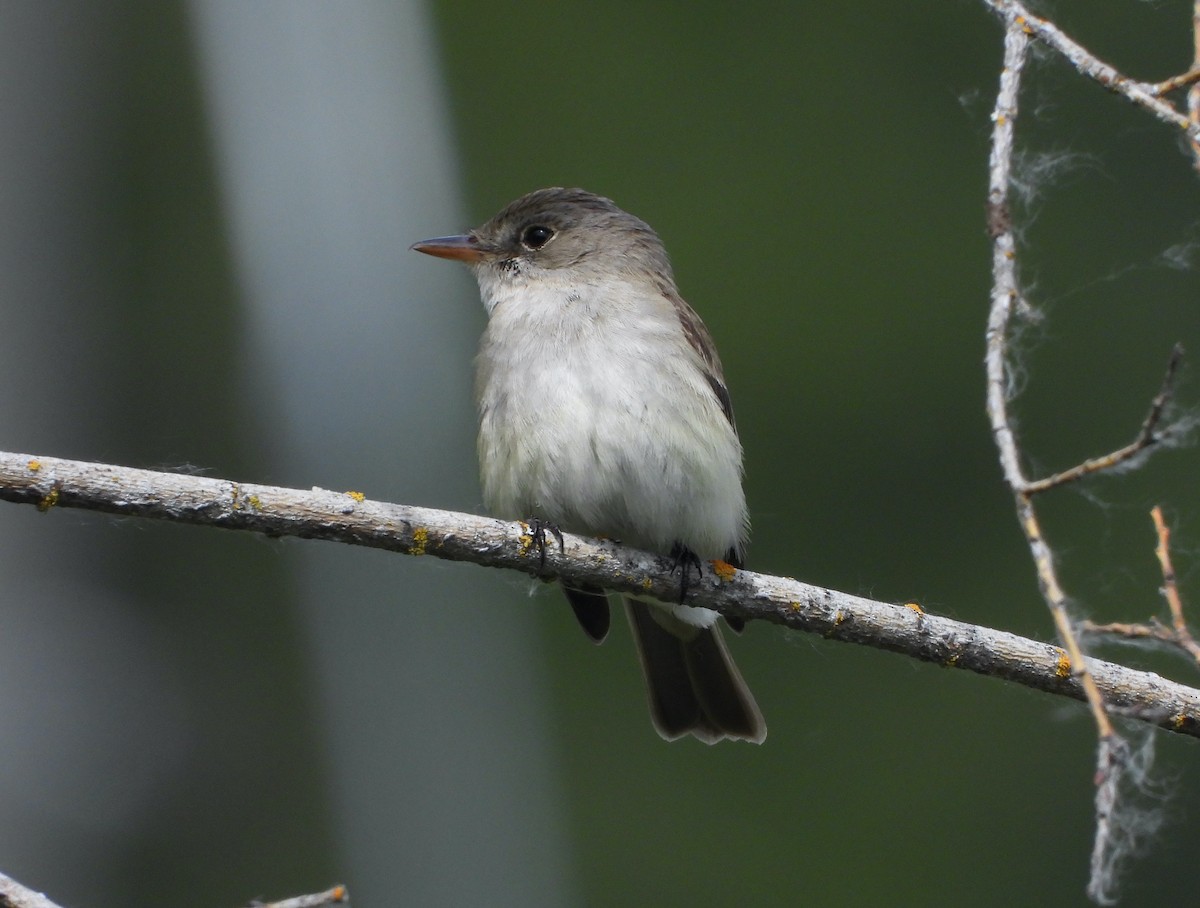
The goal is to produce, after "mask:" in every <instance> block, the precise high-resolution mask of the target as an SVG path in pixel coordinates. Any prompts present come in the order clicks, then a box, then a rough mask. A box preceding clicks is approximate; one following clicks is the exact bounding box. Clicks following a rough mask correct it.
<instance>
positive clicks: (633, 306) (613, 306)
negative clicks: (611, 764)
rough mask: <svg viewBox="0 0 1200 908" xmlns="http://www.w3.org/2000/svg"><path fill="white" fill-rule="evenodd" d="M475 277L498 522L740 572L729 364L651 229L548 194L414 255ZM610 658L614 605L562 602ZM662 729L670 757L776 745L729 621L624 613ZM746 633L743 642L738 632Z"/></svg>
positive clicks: (578, 193) (483, 472)
mask: <svg viewBox="0 0 1200 908" xmlns="http://www.w3.org/2000/svg"><path fill="white" fill-rule="evenodd" d="M411 248H412V249H413V250H415V251H417V252H422V253H425V254H427V255H432V256H436V257H439V258H444V259H451V260H455V261H459V262H464V263H466V264H467V265H468V266H469V267H470V269H471V270H472V271H473V273H474V276H475V278H476V280H477V282H478V284H479V291H480V297H481V300H482V302H483V306H484V308H485V310H486V312H487V317H488V318H487V326H486V328H485V330H484V333H483V336H482V339H481V341H480V345H479V352H478V355H477V357H476V360H475V401H476V405H477V410H478V417H479V433H478V445H477V447H478V455H479V468H480V481H481V486H482V491H483V501H484V505H485V506H486V508H487V509H488V511H489V512H490V513H491V514H493V515H494V516H497V517H502V518H507V519H512V520H529V521H530V522H531V523H532V525H533V526H534V527H535V529H536V530H537V531H538V533H539V537H540V541H541V543H542V545H543V546H544V545H545V535H544V533H545V531H546V530H547V529H548V530H549V531H550V533H551V534H553V535H556V536H557V535H559V534H561V532H562V531H567V532H571V533H576V534H580V535H586V536H600V537H604V538H609V539H615V540H619V541H620V542H622V543H624V544H628V545H631V546H635V547H638V548H642V549H646V550H649V551H651V552H654V553H657V554H660V555H668V556H669V557H671V558H672V559H673V562H674V564H675V565H676V566H677V567H679V568H681V569H682V571H683V578H684V583H683V587H684V591H685V595H686V587H687V579H688V574H689V571H690V570H692V569H700V568H701V565H702V563H703V562H704V561H714V560H720V561H725V562H728V563H729V564H732V565H733V566H735V567H740V566H742V564H743V556H744V550H745V547H746V542H747V539H748V534H749V517H748V513H747V508H746V499H745V494H744V492H743V489H742V477H743V453H742V445H741V442H740V441H739V438H738V434H737V429H736V426H735V424H734V418H733V406H732V403H731V401H730V396H729V391H728V389H727V387H726V384H725V378H724V375H723V372H722V368H721V361H720V358H719V357H718V356H717V350H716V347H715V345H714V343H713V340H712V337H711V336H710V334H709V332H708V329H707V328H706V327H705V326H704V323H703V322H702V321H701V320H700V317H699V316H698V315H697V314H696V312H695V310H693V309H692V307H691V306H689V305H688V304H687V303H686V302H685V301H684V299H683V297H682V296H681V295H680V293H679V290H678V288H677V287H676V283H675V277H674V272H673V270H672V267H671V262H670V259H669V258H668V256H667V252H666V249H665V247H664V246H663V243H662V241H661V240H660V239H659V237H658V234H656V233H655V232H654V230H653V229H652V228H651V227H650V226H649V225H648V224H647V223H646V222H644V221H642V220H641V219H639V218H637V217H635V216H634V215H632V214H629V213H628V212H626V211H624V210H622V209H621V208H619V207H617V205H616V204H615V203H614V202H612V201H611V200H610V199H608V198H605V197H603V196H600V195H596V194H595V193H592V192H588V191H586V190H583V189H571V188H562V187H551V188H547V189H540V190H537V191H535V192H531V193H529V194H527V195H525V196H522V197H521V198H519V199H517V200H516V201H514V202H512V203H510V204H509V205H507V206H506V207H505V208H504V209H502V210H501V211H500V212H499V213H498V214H496V215H495V217H493V218H492V219H491V220H489V221H487V222H486V223H485V224H483V225H482V226H481V227H478V228H476V229H474V230H471V231H469V232H468V233H465V234H461V235H456V236H443V237H436V238H433V239H428V240H423V241H421V242H418V243H414V244H413V245H412V247H411ZM564 589H565V592H566V596H567V599H568V601H569V603H570V605H571V607H572V609H573V611H574V613H575V616H576V618H577V620H578V622H579V624H580V626H581V627H582V628H583V630H584V632H585V633H586V634H587V635H588V637H589V638H590V639H592V640H593V641H594V642H596V643H600V642H603V640H604V639H605V637H606V636H607V634H608V631H609V626H610V617H609V601H608V594H607V593H606V592H605V591H604V590H603V589H600V588H598V587H594V586H589V585H584V584H571V585H564ZM624 602H625V612H626V615H627V616H628V620H629V624H630V627H631V629H632V633H633V637H634V640H635V642H636V645H637V651H638V657H639V662H640V664H641V668H642V671H643V675H644V678H645V682H646V692H647V699H648V702H649V706H650V714H651V719H652V721H653V724H654V727H655V729H656V730H657V732H658V733H659V735H660V736H661V737H663V738H664V739H666V740H676V739H678V738H682V737H685V736H687V735H691V736H693V737H695V738H697V739H699V740H700V741H703V742H705V743H708V744H712V743H716V742H718V741H722V740H730V739H731V740H744V741H751V742H754V743H762V741H764V740H765V738H766V734H767V728H766V724H765V722H764V721H763V717H762V712H761V711H760V709H759V707H758V704H757V702H756V701H755V699H754V696H753V694H752V693H751V692H750V689H749V687H748V686H747V685H746V682H745V681H744V679H743V678H742V675H741V672H740V671H739V670H738V668H737V665H736V664H735V663H734V661H733V659H732V657H731V655H730V653H729V650H728V647H727V645H726V643H725V641H724V639H723V637H722V634H721V629H720V627H719V624H718V618H719V617H720V616H719V614H718V613H717V612H716V611H713V610H711V609H707V608H700V607H695V608H694V607H691V606H688V605H686V604H684V603H683V602H661V601H658V600H654V599H649V598H645V597H637V596H626V597H624ZM737 629H739V630H740V627H738V628H737Z"/></svg>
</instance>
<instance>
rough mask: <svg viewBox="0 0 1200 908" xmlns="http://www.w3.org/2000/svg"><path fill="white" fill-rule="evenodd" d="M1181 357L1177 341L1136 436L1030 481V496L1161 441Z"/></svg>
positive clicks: (1105, 467) (1107, 467)
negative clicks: (1098, 454) (1165, 416)
mask: <svg viewBox="0 0 1200 908" xmlns="http://www.w3.org/2000/svg"><path fill="white" fill-rule="evenodd" d="M1182 360H1183V345H1182V344H1176V345H1175V346H1174V348H1173V349H1172V350H1171V357H1170V359H1169V360H1168V361H1167V374H1166V375H1165V376H1164V377H1163V382H1162V387H1161V388H1160V389H1159V392H1158V394H1156V395H1155V397H1154V400H1152V401H1151V402H1150V412H1149V413H1148V414H1146V419H1145V420H1144V421H1143V422H1142V427H1141V429H1140V430H1138V434H1137V438H1135V439H1134V440H1133V441H1132V442H1130V443H1129V444H1127V445H1126V446H1125V447H1123V448H1118V449H1117V450H1115V451H1112V452H1110V453H1108V454H1105V455H1103V456H1101V457H1093V458H1090V459H1089V460H1085V461H1084V462H1083V463H1080V464H1076V465H1075V466H1073V467H1071V468H1070V469H1069V470H1063V471H1062V472H1060V473H1055V474H1053V475H1052V476H1047V477H1045V478H1043V479H1034V480H1029V481H1027V482H1026V483H1025V485H1024V487H1023V488H1024V490H1025V492H1026V493H1027V494H1029V495H1035V494H1037V493H1038V492H1045V491H1047V490H1048V489H1053V488H1055V487H1056V486H1061V485H1066V484H1067V483H1069V482H1074V481H1075V480H1077V479H1082V478H1083V477H1085V476H1089V475H1091V474H1092V473H1100V472H1102V471H1104V470H1110V469H1112V468H1113V467H1115V466H1118V465H1120V464H1122V463H1124V462H1125V461H1127V460H1132V459H1133V458H1134V457H1136V456H1137V455H1138V454H1141V453H1142V452H1143V451H1145V450H1146V449H1147V448H1150V447H1151V446H1153V445H1156V444H1158V443H1159V442H1161V441H1162V440H1163V439H1164V438H1165V437H1166V436H1167V434H1168V432H1169V431H1170V430H1169V428H1167V429H1163V430H1162V431H1159V424H1160V423H1161V422H1162V417H1163V412H1164V411H1165V410H1166V406H1167V404H1168V403H1169V402H1170V400H1171V393H1172V391H1173V390H1174V384H1175V376H1176V374H1177V373H1178V371H1179V364H1180V362H1182Z"/></svg>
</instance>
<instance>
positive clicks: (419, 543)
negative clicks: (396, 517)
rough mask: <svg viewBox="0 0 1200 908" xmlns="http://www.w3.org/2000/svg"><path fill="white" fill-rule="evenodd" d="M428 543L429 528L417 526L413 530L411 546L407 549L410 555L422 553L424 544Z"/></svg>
mask: <svg viewBox="0 0 1200 908" xmlns="http://www.w3.org/2000/svg"><path fill="white" fill-rule="evenodd" d="M428 544H429V530H427V529H425V527H417V528H416V529H415V530H413V544H412V548H410V549H409V550H408V553H409V554H410V555H424V554H425V546H426V545H428Z"/></svg>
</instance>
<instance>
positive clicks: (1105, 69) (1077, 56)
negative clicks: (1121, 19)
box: [983, 0, 1200, 141]
mask: <svg viewBox="0 0 1200 908" xmlns="http://www.w3.org/2000/svg"><path fill="white" fill-rule="evenodd" d="M983 2H984V3H986V4H987V5H988V6H990V7H991V8H992V9H993V10H995V11H996V12H997V13H999V14H1000V16H1001V17H1002V18H1003V19H1004V22H1005V24H1006V25H1008V26H1009V27H1010V28H1011V27H1012V26H1013V25H1016V26H1019V27H1020V28H1022V29H1023V30H1024V31H1025V33H1026V34H1028V35H1031V36H1033V37H1035V38H1037V39H1038V40H1039V41H1040V42H1042V43H1043V44H1044V45H1046V46H1047V47H1049V48H1051V49H1053V50H1055V51H1057V52H1058V53H1059V54H1061V55H1062V56H1063V57H1065V58H1066V59H1067V60H1068V61H1069V62H1070V63H1071V65H1072V66H1074V67H1075V69H1076V70H1077V71H1078V72H1079V73H1080V74H1082V75H1084V76H1087V77H1088V78H1089V79H1092V80H1093V81H1095V82H1098V83H1100V84H1101V85H1103V86H1104V87H1105V88H1107V89H1108V90H1109V91H1112V92H1116V93H1117V94H1119V95H1121V96H1122V97H1124V98H1126V99H1128V100H1129V101H1132V102H1133V103H1134V104H1136V105H1138V106H1139V107H1143V108H1145V109H1146V110H1148V111H1150V112H1151V113H1152V114H1154V116H1155V117H1157V118H1158V119H1160V120H1162V121H1163V122H1164V123H1170V124H1171V125H1172V126H1177V127H1179V128H1180V129H1182V130H1183V131H1184V132H1185V133H1187V135H1188V137H1189V139H1191V140H1192V141H1197V140H1200V125H1198V124H1196V123H1193V122H1192V121H1191V120H1190V119H1189V118H1188V117H1186V116H1184V115H1183V114H1181V113H1180V112H1179V111H1178V110H1176V109H1175V107H1174V106H1172V105H1171V103H1170V102H1169V101H1165V100H1163V98H1162V97H1161V96H1162V94H1164V91H1162V90H1161V89H1162V85H1163V84H1166V83H1160V84H1158V85H1156V84H1154V83H1151V82H1139V81H1137V80H1136V79H1131V78H1129V77H1128V76H1126V75H1124V74H1122V73H1121V72H1120V71H1119V70H1117V68H1116V67H1114V66H1112V65H1111V64H1109V63H1105V62H1104V61H1103V60H1101V59H1100V58H1099V57H1097V56H1096V55H1095V54H1093V53H1092V52H1091V51H1089V50H1087V49H1086V48H1085V47H1083V46H1082V45H1081V44H1078V43H1077V42H1075V41H1074V40H1072V39H1071V38H1068V37H1067V36H1066V35H1065V34H1064V33H1063V31H1062V30H1061V29H1060V28H1059V27H1058V26H1057V25H1055V24H1054V23H1053V22H1050V21H1049V20H1047V19H1043V18H1042V17H1041V16H1038V15H1036V14H1034V13H1032V12H1030V11H1029V9H1028V8H1027V7H1026V6H1025V4H1023V3H1020V2H1018V0H983ZM1178 78H1180V77H1177V79H1178ZM1168 81H1174V80H1168ZM1176 87H1178V86H1176Z"/></svg>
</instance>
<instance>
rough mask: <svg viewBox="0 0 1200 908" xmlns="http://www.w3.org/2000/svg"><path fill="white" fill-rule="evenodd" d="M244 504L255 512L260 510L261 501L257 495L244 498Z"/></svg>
mask: <svg viewBox="0 0 1200 908" xmlns="http://www.w3.org/2000/svg"><path fill="white" fill-rule="evenodd" d="M246 503H247V504H249V505H250V507H252V508H254V509H255V510H261V509H262V500H261V499H260V498H259V497H258V496H257V495H249V496H247V498H246Z"/></svg>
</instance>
